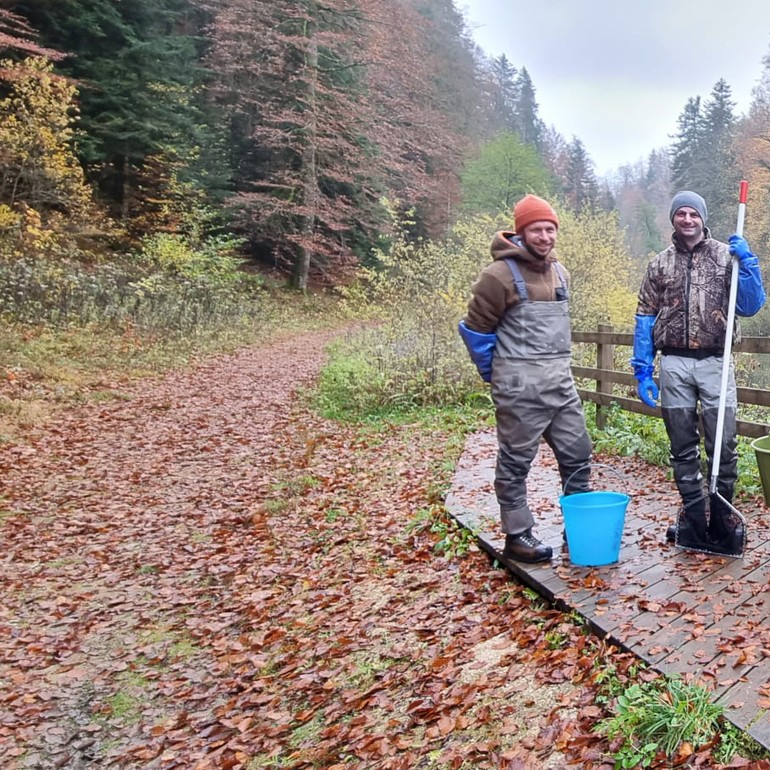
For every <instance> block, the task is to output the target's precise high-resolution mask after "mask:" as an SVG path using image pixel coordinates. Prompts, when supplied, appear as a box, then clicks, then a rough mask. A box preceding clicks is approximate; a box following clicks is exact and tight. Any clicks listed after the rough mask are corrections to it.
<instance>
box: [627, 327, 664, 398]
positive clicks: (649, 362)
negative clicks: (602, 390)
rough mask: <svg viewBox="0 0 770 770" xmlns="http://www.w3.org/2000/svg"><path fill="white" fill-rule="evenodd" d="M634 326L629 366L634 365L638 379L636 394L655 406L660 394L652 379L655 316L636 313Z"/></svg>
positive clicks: (635, 375)
mask: <svg viewBox="0 0 770 770" xmlns="http://www.w3.org/2000/svg"><path fill="white" fill-rule="evenodd" d="M635 319H636V325H635V326H634V357H633V358H632V359H631V366H633V367H634V377H636V379H637V380H638V385H637V386H636V394H637V395H638V396H639V399H640V400H641V401H642V402H644V403H645V404H647V406H651V407H652V408H653V409H654V408H655V407H656V406H657V403H656V401H657V398H658V396H659V395H660V392H659V391H658V386H657V385H656V384H655V380H653V379H652V373H653V371H654V364H653V362H654V360H655V344H654V343H653V339H652V330H653V328H654V326H655V316H652V315H636V316H635Z"/></svg>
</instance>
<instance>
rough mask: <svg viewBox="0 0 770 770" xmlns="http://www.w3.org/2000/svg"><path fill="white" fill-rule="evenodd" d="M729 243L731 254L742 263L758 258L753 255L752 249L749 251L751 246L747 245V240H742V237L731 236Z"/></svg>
mask: <svg viewBox="0 0 770 770" xmlns="http://www.w3.org/2000/svg"><path fill="white" fill-rule="evenodd" d="M728 243H729V244H730V253H731V254H732V255H733V256H735V257H738V259H740V261H741V262H745V261H746V260H747V259H748V258H749V257H751V258H753V259H756V257H755V256H754V255H753V254H752V253H751V249H749V244H748V243H746V239H745V238H742V237H741V236H740V235H731V236H730V237H729V239H728Z"/></svg>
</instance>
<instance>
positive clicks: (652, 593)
mask: <svg viewBox="0 0 770 770" xmlns="http://www.w3.org/2000/svg"><path fill="white" fill-rule="evenodd" d="M496 451H497V443H496V439H495V434H494V431H485V432H483V433H478V434H475V435H473V436H471V437H470V438H469V439H468V441H467V443H466V446H465V451H464V452H463V455H462V457H461V458H460V462H459V463H458V466H457V469H456V471H455V475H454V479H453V483H452V488H451V490H450V492H449V494H448V496H447V501H446V504H447V508H448V510H449V512H450V513H451V515H452V516H453V517H454V518H455V519H457V520H458V521H459V522H460V523H461V524H462V525H463V526H465V527H468V528H469V529H471V530H473V531H475V532H476V533H477V535H478V538H479V543H480V545H481V546H482V547H483V548H484V549H485V550H486V551H488V552H489V553H490V555H492V556H493V557H494V558H496V559H498V560H499V561H500V562H503V559H502V549H503V539H504V538H503V535H502V534H501V532H500V525H499V518H498V508H497V503H496V500H495V496H494V489H493V486H492V484H493V478H494V464H495V455H496ZM606 464H607V465H611V466H612V468H614V469H615V471H617V473H614V472H609V473H607V472H606V471H605V469H604V468H602V467H601V466H598V467H597V470H598V471H599V474H600V475H601V476H602V482H604V481H605V479H606V482H607V483H606V485H604V486H602V485H600V484H595V488H598V489H611V490H613V491H623V492H627V493H628V494H629V495H630V496H631V502H630V503H629V506H628V510H627V513H626V522H625V528H624V531H623V539H622V544H621V551H620V559H619V561H618V562H617V563H616V564H613V565H609V566H605V567H591V568H589V567H578V566H575V565H573V564H572V563H571V562H570V561H569V554H568V553H567V551H566V549H563V548H562V547H561V545H562V528H563V525H562V517H561V511H560V507H559V501H558V498H559V493H560V492H559V477H558V472H557V469H556V464H555V462H554V460H553V456H552V454H551V452H550V450H549V449H548V447H546V446H543V447H542V448H541V451H540V452H539V454H538V456H537V458H536V460H535V463H534V464H533V467H532V471H531V473H530V478H529V483H528V487H529V495H530V505H531V507H532V508H533V511H535V512H536V518H537V519H538V524H537V528H536V530H535V532H536V534H537V536H538V537H539V538H540V539H541V540H543V541H544V542H546V543H548V544H549V545H551V546H553V548H554V559H553V561H552V562H550V563H548V564H545V565H528V564H522V563H519V562H515V561H510V560H505V562H504V563H505V565H506V567H508V569H510V570H511V572H513V573H514V575H516V576H517V578H519V579H520V580H521V582H523V583H526V584H527V585H528V586H530V587H531V588H533V589H534V590H535V591H537V592H538V593H539V594H540V595H541V596H543V597H544V598H545V599H547V600H549V601H550V602H552V603H554V605H556V606H557V607H560V608H562V609H566V610H574V611H576V612H577V613H579V614H580V615H581V616H583V617H584V618H585V619H586V620H587V621H588V622H589V623H590V624H591V625H592V627H593V628H594V630H595V631H596V633H598V634H600V635H602V636H605V635H606V636H607V637H608V638H609V639H610V640H611V641H613V642H615V643H616V644H618V645H619V646H620V647H622V648H623V649H626V650H630V651H631V652H633V653H635V654H636V655H637V656H638V657H639V658H640V659H642V660H644V661H646V662H647V663H648V664H649V665H650V666H652V667H653V668H654V669H656V670H657V671H660V672H661V673H664V674H674V673H677V672H691V673H693V674H695V675H696V676H698V677H699V679H700V680H701V681H702V682H703V683H704V684H705V685H706V686H708V687H709V688H710V689H711V690H712V691H713V698H714V700H716V701H717V702H719V703H721V704H722V705H724V707H725V716H726V717H727V718H728V719H729V720H730V721H731V722H733V723H734V724H735V725H737V726H738V727H740V728H742V729H744V730H746V731H747V732H748V733H749V734H750V735H752V736H753V737H754V738H755V739H756V740H757V741H759V743H761V744H762V745H763V746H765V747H767V748H770V511H768V509H767V508H766V507H765V505H764V501H763V500H762V499H757V500H754V501H752V503H751V505H750V506H748V507H747V506H746V505H745V504H744V503H740V504H739V505H738V508H739V510H740V511H741V512H742V513H743V514H744V515H745V516H746V518H747V520H748V547H747V551H746V555H745V556H744V558H742V559H729V558H723V557H714V556H707V555H705V554H695V553H690V552H686V551H683V550H681V549H679V548H677V547H676V546H674V545H670V544H667V543H666V542H665V532H666V528H667V526H668V525H669V524H671V523H673V520H674V516H675V514H676V510H677V501H678V495H677V493H676V489H675V487H674V485H673V482H672V481H670V480H667V478H666V469H658V468H654V467H651V466H649V465H647V464H646V463H644V462H643V461H641V460H638V459H636V458H616V457H612V458H608V459H607V460H606ZM618 473H619V474H620V475H618ZM619 487H620V488H619Z"/></svg>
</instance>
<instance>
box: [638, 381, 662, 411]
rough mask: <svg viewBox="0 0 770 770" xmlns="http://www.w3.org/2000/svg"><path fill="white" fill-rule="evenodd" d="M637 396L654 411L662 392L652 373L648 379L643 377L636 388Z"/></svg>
mask: <svg viewBox="0 0 770 770" xmlns="http://www.w3.org/2000/svg"><path fill="white" fill-rule="evenodd" d="M636 395H637V396H639V398H640V399H641V400H642V401H643V402H644V403H645V404H647V406H651V407H652V408H653V409H654V408H655V407H656V406H657V405H658V396H659V395H660V391H659V390H658V386H657V385H656V384H655V380H653V379H652V373H650V375H649V376H648V377H643V378H642V379H640V380H639V384H638V385H637V386H636Z"/></svg>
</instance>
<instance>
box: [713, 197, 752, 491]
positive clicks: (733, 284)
mask: <svg viewBox="0 0 770 770" xmlns="http://www.w3.org/2000/svg"><path fill="white" fill-rule="evenodd" d="M748 195H749V183H748V182H741V188H740V195H739V203H738V224H737V225H736V226H735V232H736V233H738V235H741V236H742V235H743V223H744V221H745V219H746V200H747V198H748ZM739 262H740V260H739V259H738V257H733V265H732V268H733V272H732V278H731V280H730V297H729V299H728V301H727V328H726V330H725V349H724V353H723V355H724V358H723V359H722V381H721V384H720V386H719V410H718V411H717V428H716V435H715V436H714V458H713V460H712V463H711V479H710V483H709V494H712V495H713V494H714V493H715V492H716V491H717V479H718V478H719V465H720V463H721V462H722V434H723V433H724V430H725V406H726V404H725V402H726V400H727V381H728V378H729V376H730V357H731V356H732V352H733V326H734V325H735V298H736V297H737V296H738V268H739V266H740V264H739Z"/></svg>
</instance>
